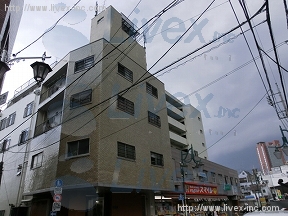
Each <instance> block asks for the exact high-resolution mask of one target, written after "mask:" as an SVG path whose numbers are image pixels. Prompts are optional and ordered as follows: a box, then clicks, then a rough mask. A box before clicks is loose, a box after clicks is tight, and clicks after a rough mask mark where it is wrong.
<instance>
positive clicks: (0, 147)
mask: <svg viewBox="0 0 288 216" xmlns="http://www.w3.org/2000/svg"><path fill="white" fill-rule="evenodd" d="M10 141H11V139H5V140H3V142H2V143H1V145H0V153H2V152H4V151H6V150H7V148H8V146H9V144H10Z"/></svg>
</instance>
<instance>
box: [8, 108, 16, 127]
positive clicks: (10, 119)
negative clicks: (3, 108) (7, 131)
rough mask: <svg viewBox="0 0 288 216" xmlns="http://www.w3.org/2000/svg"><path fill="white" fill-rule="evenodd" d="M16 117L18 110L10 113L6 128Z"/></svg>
mask: <svg viewBox="0 0 288 216" xmlns="http://www.w3.org/2000/svg"><path fill="white" fill-rule="evenodd" d="M15 119H16V111H15V112H13V113H12V114H10V115H9V117H8V118H7V122H6V128H7V127H9V126H11V125H13V124H14V123H15Z"/></svg>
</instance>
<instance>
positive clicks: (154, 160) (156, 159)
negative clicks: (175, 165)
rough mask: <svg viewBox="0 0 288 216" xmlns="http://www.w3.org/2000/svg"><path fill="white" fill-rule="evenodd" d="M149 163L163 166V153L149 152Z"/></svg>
mask: <svg viewBox="0 0 288 216" xmlns="http://www.w3.org/2000/svg"><path fill="white" fill-rule="evenodd" d="M151 164H152V165H158V166H164V163H163V155H161V154H157V153H155V152H151Z"/></svg>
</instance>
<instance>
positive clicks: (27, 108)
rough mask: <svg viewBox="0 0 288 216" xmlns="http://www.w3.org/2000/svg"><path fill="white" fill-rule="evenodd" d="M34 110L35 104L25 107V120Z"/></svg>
mask: <svg viewBox="0 0 288 216" xmlns="http://www.w3.org/2000/svg"><path fill="white" fill-rule="evenodd" d="M32 108H33V102H31V103H29V104H27V106H26V107H25V110H24V115H23V118H25V117H27V116H29V115H31V114H32Z"/></svg>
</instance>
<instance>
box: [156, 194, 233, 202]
mask: <svg viewBox="0 0 288 216" xmlns="http://www.w3.org/2000/svg"><path fill="white" fill-rule="evenodd" d="M179 195H180V193H177V194H176V193H175V194H170V193H165V194H163V195H162V196H163V198H170V199H178V198H179ZM186 199H193V200H195V201H200V200H204V201H223V200H228V197H227V196H225V195H213V196H212V195H190V194H186Z"/></svg>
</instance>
